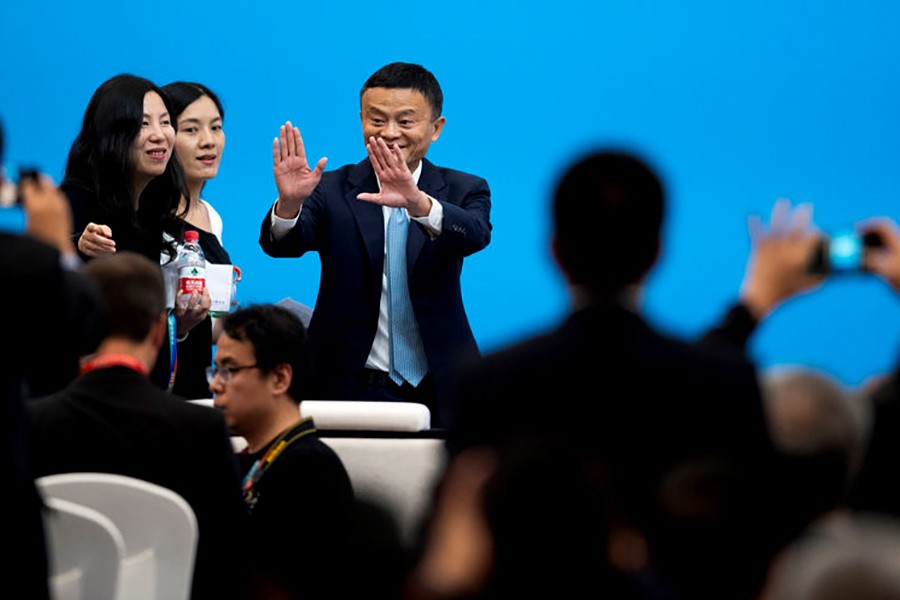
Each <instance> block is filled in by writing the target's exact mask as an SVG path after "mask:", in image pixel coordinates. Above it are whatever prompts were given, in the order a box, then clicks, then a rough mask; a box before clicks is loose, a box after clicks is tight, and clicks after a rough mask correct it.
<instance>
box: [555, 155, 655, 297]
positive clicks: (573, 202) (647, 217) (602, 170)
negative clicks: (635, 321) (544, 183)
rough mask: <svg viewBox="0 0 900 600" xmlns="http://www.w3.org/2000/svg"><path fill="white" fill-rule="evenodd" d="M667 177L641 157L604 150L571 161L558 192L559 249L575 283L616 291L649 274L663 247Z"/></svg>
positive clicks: (558, 252)
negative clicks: (655, 171)
mask: <svg viewBox="0 0 900 600" xmlns="http://www.w3.org/2000/svg"><path fill="white" fill-rule="evenodd" d="M663 212H664V192H663V187H662V183H661V182H660V180H659V178H658V177H657V176H656V174H655V173H654V171H653V170H652V169H651V168H650V167H649V166H648V165H647V164H646V163H644V162H643V161H642V160H641V159H639V158H637V157H636V156H633V155H630V154H627V153H625V152H619V151H612V150H602V151H595V152H592V153H589V154H587V155H585V156H584V157H583V158H581V159H579V160H577V161H576V162H575V163H574V164H573V165H572V166H570V167H569V168H568V169H567V170H566V172H565V173H564V175H563V176H562V178H561V179H560V181H559V183H558V184H557V187H556V190H555V193H554V196H553V220H554V228H555V237H556V250H557V255H558V259H559V261H560V264H561V266H562V268H563V270H565V271H566V273H567V275H568V276H569V278H570V279H571V280H572V282H573V283H576V284H580V285H584V286H586V287H587V288H588V289H591V290H594V291H600V292H615V291H617V290H620V289H621V288H623V287H625V286H627V285H629V284H633V283H637V282H638V281H640V279H641V278H642V277H643V276H644V275H646V273H647V272H648V271H649V270H650V268H651V267H652V266H653V263H654V261H655V260H656V255H657V253H658V251H659V243H660V230H661V229H662V222H663Z"/></svg>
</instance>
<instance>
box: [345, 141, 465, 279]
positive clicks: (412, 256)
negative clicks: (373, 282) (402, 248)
mask: <svg viewBox="0 0 900 600" xmlns="http://www.w3.org/2000/svg"><path fill="white" fill-rule="evenodd" d="M347 181H348V184H349V185H348V187H349V191H348V192H347V196H346V198H345V199H346V201H347V204H348V205H349V206H350V210H351V211H352V212H353V215H354V217H355V218H356V225H357V228H358V229H359V234H360V236H361V237H362V239H363V242H364V243H365V246H366V252H368V254H369V263H370V264H371V265H372V270H373V272H376V273H380V272H381V271H382V269H383V268H384V262H383V261H384V213H383V211H382V208H381V206H380V205H378V204H373V203H371V202H364V201H362V200H357V199H356V196H357V195H359V194H361V193H363V192H377V191H378V180H377V179H376V178H375V171H374V170H373V169H372V165H371V164H370V163H369V160H368V159H366V160H364V161H362V162H360V163H357V164H356V165H355V166H354V167H353V169H352V170H351V171H350V176H349V177H348V178H347ZM446 188H447V182H445V181H444V178H443V177H442V176H441V173H440V171H438V169H437V167H435V166H434V165H433V164H431V162H429V161H428V160H427V159H424V158H423V159H422V174H421V175H419V189H420V190H422V191H423V192H425V193H426V194H428V195H429V196H431V197H432V198H444V196H445V194H444V191H445V190H446ZM426 241H428V234H427V233H425V231H424V229H423V228H422V227H421V226H418V225H415V224H414V223H411V226H410V228H409V240H408V241H407V244H406V264H407V265H408V267H407V269H408V270H409V271H410V272H412V268H413V267H414V266H415V264H416V259H418V257H419V254H420V253H421V252H422V248H423V246H424V245H425V242H426Z"/></svg>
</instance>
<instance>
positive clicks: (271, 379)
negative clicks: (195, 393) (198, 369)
mask: <svg viewBox="0 0 900 600" xmlns="http://www.w3.org/2000/svg"><path fill="white" fill-rule="evenodd" d="M221 327H222V333H221V335H220V336H219V339H218V342H217V348H216V358H215V367H211V368H209V369H207V372H206V374H207V379H208V380H209V389H210V391H212V392H213V394H214V395H215V406H216V407H217V408H219V409H220V410H221V411H222V414H224V415H225V422H226V423H227V424H228V426H229V427H230V428H231V430H232V433H233V434H235V435H239V436H242V437H243V438H244V439H245V440H246V441H247V447H246V448H245V449H244V450H243V452H242V453H240V454H239V455H238V460H239V462H240V466H241V473H242V475H243V478H244V479H243V491H244V500H245V501H246V503H247V507H248V510H249V511H250V544H249V548H251V551H250V552H247V553H246V555H245V556H243V557H242V558H243V559H244V560H246V561H248V562H249V563H251V564H250V565H248V566H249V570H250V572H251V573H252V574H253V579H252V585H253V587H254V589H256V590H260V589H262V590H265V592H266V595H264V596H263V597H278V598H281V597H288V598H300V597H309V598H319V597H335V598H337V597H342V594H340V593H337V592H338V591H339V590H343V589H345V588H342V586H344V585H349V584H350V583H351V582H350V581H348V578H347V577H346V575H343V576H342V575H341V572H342V571H345V570H348V569H349V568H348V560H347V551H348V546H349V544H350V543H351V538H350V537H349V536H350V535H351V533H352V529H351V527H352V523H353V518H354V517H353V515H354V512H353V511H354V498H353V489H352V487H351V484H350V478H349V476H348V474H347V471H346V469H345V468H344V465H343V463H342V462H341V460H340V458H339V457H338V456H337V454H336V453H335V452H334V451H333V450H332V449H331V448H330V447H329V446H327V445H326V444H325V443H324V442H322V441H321V440H320V439H319V438H318V436H317V435H316V428H315V424H314V423H313V421H312V419H311V418H309V417H306V418H304V417H303V415H302V414H301V409H300V401H301V400H302V399H303V398H305V397H306V394H307V389H308V385H309V384H308V382H309V351H308V348H307V339H306V329H305V328H304V326H303V324H302V323H301V321H300V319H299V318H298V317H297V316H296V315H295V314H294V313H292V312H291V311H289V310H287V309H285V308H282V307H280V306H275V305H269V304H263V305H255V306H250V307H247V308H244V309H241V310H238V311H235V312H233V313H228V314H227V315H226V316H225V317H223V318H222V321H221ZM351 570H352V569H351ZM349 579H352V578H349ZM325 594H327V596H326V595H325Z"/></svg>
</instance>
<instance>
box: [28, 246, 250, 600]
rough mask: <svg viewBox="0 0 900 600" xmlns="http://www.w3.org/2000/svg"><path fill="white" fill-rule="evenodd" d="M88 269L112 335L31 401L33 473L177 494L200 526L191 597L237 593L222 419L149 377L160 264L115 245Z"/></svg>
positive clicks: (234, 475) (159, 323) (157, 329)
mask: <svg viewBox="0 0 900 600" xmlns="http://www.w3.org/2000/svg"><path fill="white" fill-rule="evenodd" d="M85 270H86V271H87V272H88V273H89V274H90V275H92V276H93V277H94V278H95V280H96V281H97V283H98V286H99V288H100V290H101V294H102V296H103V298H104V299H105V301H106V304H107V306H108V320H109V333H108V335H107V336H106V337H105V338H104V340H103V341H102V342H101V343H100V346H99V348H98V351H97V353H96V355H94V356H93V358H91V359H90V360H89V361H87V362H86V363H84V364H83V365H82V374H81V375H80V376H79V377H78V378H77V379H75V381H74V382H72V383H71V384H70V385H69V386H68V387H67V388H66V389H64V390H62V391H61V392H58V393H56V394H54V395H51V396H47V397H45V398H40V399H36V400H33V401H31V402H30V403H29V405H28V406H27V408H28V409H29V413H30V416H31V418H32V422H33V436H32V442H33V443H32V456H33V459H34V470H35V474H36V475H37V476H43V475H50V474H54V473H70V472H78V471H96V472H103V473H118V474H122V475H128V476H131V477H137V478H138V479H143V480H145V481H149V482H152V483H156V484H159V485H162V486H164V487H166V488H169V489H170V490H172V491H174V492H176V493H177V494H180V495H181V496H182V497H183V498H184V499H185V500H186V501H187V502H188V503H189V504H190V505H191V508H192V509H193V510H194V513H195V515H196V517H197V523H198V528H199V540H198V548H197V560H196V565H195V571H194V581H193V595H192V597H193V598H240V597H243V595H242V590H243V583H242V581H241V577H242V575H241V573H242V570H241V568H240V565H239V564H238V560H237V559H238V556H239V553H238V552H237V551H236V549H237V548H240V545H241V543H242V542H243V539H244V535H245V527H246V522H245V519H246V512H245V510H244V506H243V501H242V499H241V492H240V482H239V479H238V470H237V463H236V460H235V456H234V451H233V448H232V445H231V441H230V437H229V434H228V432H227V429H226V426H225V422H224V420H223V418H222V416H221V415H220V414H218V413H217V412H215V411H212V410H209V409H208V408H205V407H201V406H195V405H193V404H190V403H188V402H185V401H183V400H181V399H179V398H176V397H173V396H170V395H169V394H167V393H165V392H163V391H162V390H160V389H159V388H157V387H156V386H155V385H154V384H153V383H151V381H150V380H149V378H148V376H147V373H148V371H149V369H150V368H151V367H152V366H153V365H154V364H155V361H156V356H157V353H158V352H159V348H160V345H161V344H162V343H163V341H164V339H165V336H166V309H165V292H164V286H163V278H162V273H161V271H160V268H159V265H156V264H154V263H153V262H152V261H150V260H148V259H147V258H144V257H143V256H140V255H138V254H135V253H132V252H119V253H116V254H113V255H109V256H104V257H100V258H97V259H95V260H93V261H91V263H89V264H88V265H86V266H85Z"/></svg>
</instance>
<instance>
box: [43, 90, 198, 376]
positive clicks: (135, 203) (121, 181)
mask: <svg viewBox="0 0 900 600" xmlns="http://www.w3.org/2000/svg"><path fill="white" fill-rule="evenodd" d="M173 112H174V111H173V109H172V107H171V106H170V101H169V99H168V97H167V96H166V94H165V93H164V92H163V91H162V89H160V88H159V87H158V86H157V85H156V84H154V83H153V82H151V81H149V80H147V79H144V78H142V77H136V76H134V75H130V74H120V75H116V76H114V77H111V78H109V79H108V80H106V81H105V82H103V83H102V84H101V85H100V86H99V87H98V88H97V89H96V90H95V91H94V94H93V95H92V96H91V99H90V101H89V102H88V106H87V108H86V109H85V113H84V118H83V121H82V126H81V131H80V132H79V133H78V136H77V137H76V138H75V141H74V142H73V143H72V147H71V149H70V150H69V156H68V160H67V162H66V174H65V178H64V179H63V181H62V184H61V186H60V187H61V188H62V190H63V192H65V194H66V196H67V197H68V199H69V202H70V203H71V206H72V218H73V231H74V232H75V236H76V239H77V248H78V252H79V254H80V255H81V256H82V257H83V258H84V259H86V260H89V259H91V258H93V257H96V256H101V255H105V254H111V253H114V252H117V251H118V252H121V251H124V250H128V251H132V252H137V253H138V254H141V255H143V256H145V257H147V258H149V259H150V260H152V261H154V262H159V263H162V264H166V263H169V262H171V261H172V260H174V259H175V257H176V253H177V246H178V243H179V242H180V240H181V239H182V236H183V232H184V221H183V219H182V218H181V217H182V216H184V215H185V214H188V213H189V212H190V194H189V193H188V192H187V191H186V190H185V184H184V176H183V173H182V170H181V165H180V163H179V161H178V160H172V158H173V156H174V155H175V124H174V121H173V119H174V116H173ZM179 207H181V208H179ZM210 303H211V299H210V297H209V293H208V292H206V291H205V292H204V293H203V295H200V294H196V293H193V294H191V295H190V297H188V298H186V299H185V300H184V301H182V299H181V294H180V293H178V295H177V296H176V298H175V306H174V309H173V310H172V312H171V314H170V318H169V325H168V327H169V330H170V332H169V336H168V338H167V342H168V343H167V344H165V345H164V346H163V347H162V348H161V352H160V353H159V358H158V359H157V364H156V365H154V368H153V370H152V371H151V379H152V380H153V381H154V382H156V383H157V385H159V386H160V387H162V388H169V389H170V388H171V387H172V386H173V385H174V379H173V378H174V376H175V374H176V366H177V348H178V346H177V340H184V339H185V338H186V337H187V335H188V334H189V332H190V331H191V330H192V329H193V328H194V327H196V326H197V325H198V324H199V323H201V322H203V321H204V320H205V319H206V317H207V315H208V312H209V307H210Z"/></svg>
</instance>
